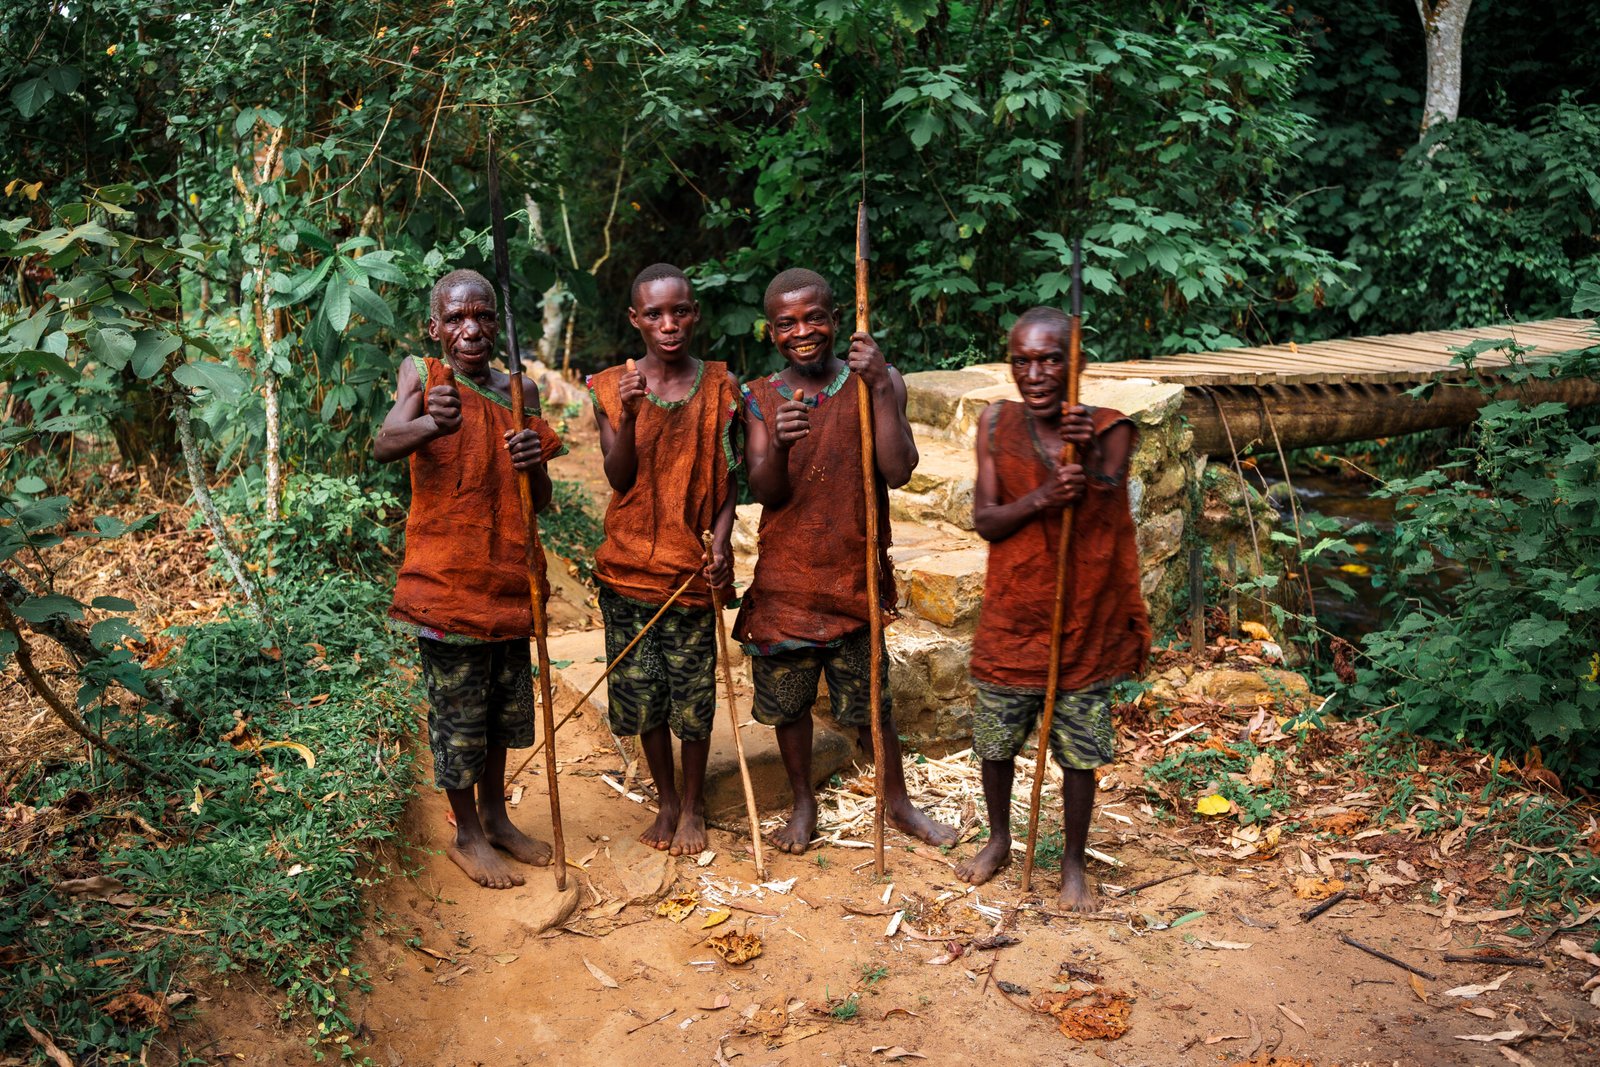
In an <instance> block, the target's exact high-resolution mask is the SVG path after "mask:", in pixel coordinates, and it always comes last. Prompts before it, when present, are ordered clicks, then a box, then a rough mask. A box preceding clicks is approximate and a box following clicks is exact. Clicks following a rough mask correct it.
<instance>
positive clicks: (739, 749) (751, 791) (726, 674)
mask: <svg viewBox="0 0 1600 1067" xmlns="http://www.w3.org/2000/svg"><path fill="white" fill-rule="evenodd" d="M700 540H701V542H702V543H703V544H704V545H705V547H706V562H707V563H708V564H709V563H710V562H711V531H710V530H707V531H705V532H704V533H702V534H701V535H700ZM711 614H712V615H715V616H716V619H717V656H718V658H719V659H721V661H722V684H723V687H724V688H726V689H727V690H728V721H729V722H731V723H732V724H733V751H734V752H735V753H736V754H737V755H738V757H739V778H740V780H741V781H743V782H744V810H745V814H746V815H748V816H750V846H751V848H752V849H754V851H755V857H756V878H757V880H764V879H765V878H766V877H767V861H766V859H765V858H764V857H763V856H762V853H761V817H760V815H759V814H758V813H757V812H756V790H755V786H754V785H752V784H751V783H750V764H748V763H746V762H745V758H744V735H743V734H741V733H740V732H739V703H738V701H737V699H735V692H734V688H733V664H732V662H730V661H729V659H728V624H727V623H726V622H724V621H723V618H722V597H721V596H719V595H718V591H717V588H716V587H715V586H712V587H711Z"/></svg>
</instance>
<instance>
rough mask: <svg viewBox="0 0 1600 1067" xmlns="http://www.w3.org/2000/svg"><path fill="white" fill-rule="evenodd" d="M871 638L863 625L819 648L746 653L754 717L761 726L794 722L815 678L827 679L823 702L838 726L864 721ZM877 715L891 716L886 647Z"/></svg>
mask: <svg viewBox="0 0 1600 1067" xmlns="http://www.w3.org/2000/svg"><path fill="white" fill-rule="evenodd" d="M871 647H872V639H871V637H870V636H869V634H868V632H867V631H866V630H857V631H856V632H855V633H853V634H850V635H849V636H848V637H846V638H845V639H844V640H842V641H840V642H839V643H838V644H837V645H834V646H832V647H824V648H796V649H791V650H789V651H787V652H771V653H768V654H767V655H765V656H751V657H750V673H751V675H752V677H753V678H754V681H755V686H756V700H755V708H754V709H753V712H754V715H755V720H756V722H759V723H762V724H764V725H766V726H787V725H788V724H789V723H792V722H798V721H799V719H800V717H801V716H802V715H807V714H809V713H810V711H811V707H812V705H814V704H815V703H816V702H817V678H818V677H819V676H821V677H824V678H826V679H827V680H828V705H829V708H830V710H831V711H832V713H833V719H834V721H835V722H837V723H838V724H839V725H840V726H866V725H867V722H868V718H869V715H868V709H869V707H870V706H871V702H872V696H871V693H870V692H869V690H868V679H869V678H871V676H872V657H871V655H870V651H869V650H870V649H871ZM879 677H880V678H881V683H880V684H881V687H882V688H881V693H882V695H881V701H880V707H879V709H878V711H879V715H880V717H881V718H882V720H883V721H885V722H890V721H892V714H893V708H892V706H891V702H890V700H889V653H888V650H887V649H885V650H884V653H883V669H882V671H881V672H880V675H879Z"/></svg>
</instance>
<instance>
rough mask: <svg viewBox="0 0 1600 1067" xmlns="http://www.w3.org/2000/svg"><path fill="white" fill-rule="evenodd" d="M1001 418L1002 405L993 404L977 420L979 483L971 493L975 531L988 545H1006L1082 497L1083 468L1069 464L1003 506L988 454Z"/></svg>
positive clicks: (997, 476)
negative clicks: (1021, 531) (1045, 513)
mask: <svg viewBox="0 0 1600 1067" xmlns="http://www.w3.org/2000/svg"><path fill="white" fill-rule="evenodd" d="M999 417H1000V405H999V404H990V405H989V407H988V408H986V409H985V410H984V412H983V417H982V418H981V419H979V420H978V479H977V483H976V485H975V486H974V487H973V491H972V528H973V529H974V530H976V531H977V532H978V536H979V537H981V538H983V539H984V540H985V541H1004V540H1005V539H1006V538H1008V537H1010V536H1011V535H1012V534H1014V533H1016V532H1017V530H1019V529H1021V528H1022V527H1023V526H1024V525H1025V524H1027V523H1028V522H1029V520H1031V519H1032V518H1033V517H1034V516H1035V515H1038V514H1039V513H1040V512H1041V511H1050V510H1057V509H1060V508H1063V507H1065V506H1066V505H1067V504H1070V503H1072V501H1074V500H1076V499H1078V497H1080V496H1082V495H1083V468H1082V467H1081V466H1079V465H1078V464H1076V463H1074V464H1070V465H1068V466H1065V467H1057V468H1056V476H1055V477H1054V478H1053V479H1047V480H1046V481H1045V483H1044V484H1043V485H1041V486H1039V487H1038V488H1037V489H1034V490H1033V491H1032V492H1029V493H1025V494H1023V495H1022V496H1020V497H1018V498H1017V499H1015V500H1011V501H1007V502H1006V503H1004V504H1002V503H1000V476H999V473H998V472H997V471H996V470H995V466H994V456H993V455H992V454H991V453H990V452H989V433H990V428H991V426H992V425H993V423H994V420H995V419H997V418H999Z"/></svg>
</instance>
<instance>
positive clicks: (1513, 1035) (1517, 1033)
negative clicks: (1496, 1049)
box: [1456, 1030, 1528, 1041]
mask: <svg viewBox="0 0 1600 1067" xmlns="http://www.w3.org/2000/svg"><path fill="white" fill-rule="evenodd" d="M1527 1032H1528V1031H1526V1030H1501V1031H1500V1032H1499V1033H1498V1034H1457V1035H1456V1040H1457V1041H1514V1040H1515V1039H1517V1038H1519V1037H1521V1036H1522V1035H1523V1034H1525V1033H1527Z"/></svg>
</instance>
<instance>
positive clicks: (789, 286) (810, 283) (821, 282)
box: [761, 267, 833, 310]
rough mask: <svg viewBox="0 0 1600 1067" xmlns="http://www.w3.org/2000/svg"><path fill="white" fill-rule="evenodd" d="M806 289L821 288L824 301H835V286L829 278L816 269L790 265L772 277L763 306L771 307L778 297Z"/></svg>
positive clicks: (763, 298) (762, 299)
mask: <svg viewBox="0 0 1600 1067" xmlns="http://www.w3.org/2000/svg"><path fill="white" fill-rule="evenodd" d="M804 289H819V290H821V292H822V301H823V303H825V304H832V303H833V286H831V285H829V284H828V279H826V278H824V277H823V276H822V275H820V274H818V273H817V272H816V271H814V270H806V269H805V268H804V267H790V268H789V269H788V270H786V271H784V272H783V273H781V274H779V275H778V276H777V277H776V278H774V279H772V282H771V284H769V285H768V286H767V295H766V296H764V297H762V298H761V307H762V309H763V310H765V309H767V308H770V307H771V306H772V302H773V301H774V300H776V299H777V298H778V297H780V296H783V295H785V294H787V293H798V292H800V291H801V290H804Z"/></svg>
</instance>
